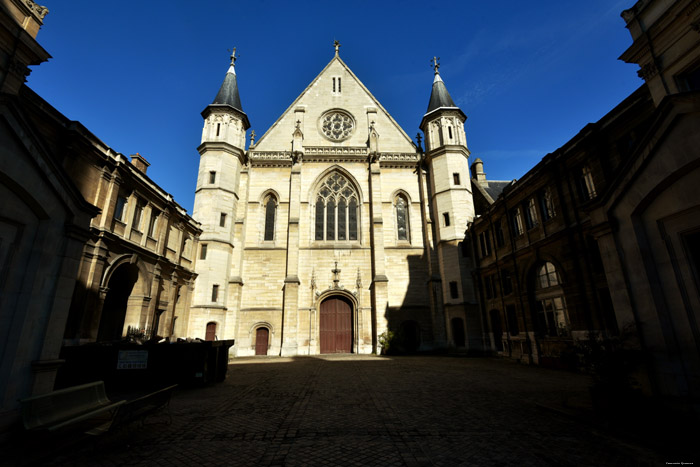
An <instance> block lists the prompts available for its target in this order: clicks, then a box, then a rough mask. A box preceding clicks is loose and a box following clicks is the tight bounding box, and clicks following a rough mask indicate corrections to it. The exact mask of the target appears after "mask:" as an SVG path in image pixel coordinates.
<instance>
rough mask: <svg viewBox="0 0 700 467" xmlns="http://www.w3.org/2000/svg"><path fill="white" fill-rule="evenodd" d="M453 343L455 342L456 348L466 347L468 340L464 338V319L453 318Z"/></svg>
mask: <svg viewBox="0 0 700 467" xmlns="http://www.w3.org/2000/svg"><path fill="white" fill-rule="evenodd" d="M451 324H452V342H454V344H455V347H464V346H466V340H465V336H464V321H463V320H462V318H452V321H451Z"/></svg>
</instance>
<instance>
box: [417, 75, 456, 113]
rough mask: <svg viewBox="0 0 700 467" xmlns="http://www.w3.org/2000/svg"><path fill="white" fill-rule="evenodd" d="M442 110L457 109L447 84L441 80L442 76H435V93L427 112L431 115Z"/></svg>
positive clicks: (432, 94) (432, 95)
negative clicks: (434, 111)
mask: <svg viewBox="0 0 700 467" xmlns="http://www.w3.org/2000/svg"><path fill="white" fill-rule="evenodd" d="M440 108H453V109H454V108H457V106H456V105H455V103H454V101H453V100H452V97H451V96H450V93H449V92H447V87H446V86H445V82H444V81H443V80H442V78H440V74H439V73H436V74H435V80H433V91H432V92H431V93H430V102H429V103H428V110H427V111H426V112H425V113H426V114H429V113H430V112H432V111H433V110H437V109H440Z"/></svg>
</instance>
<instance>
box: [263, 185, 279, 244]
mask: <svg viewBox="0 0 700 467" xmlns="http://www.w3.org/2000/svg"><path fill="white" fill-rule="evenodd" d="M264 205H265V237H264V239H265V241H266V242H269V241H272V240H274V239H275V217H276V213H277V200H276V199H275V197H274V196H273V195H268V196H267V198H265V203H264Z"/></svg>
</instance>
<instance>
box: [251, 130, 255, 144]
mask: <svg viewBox="0 0 700 467" xmlns="http://www.w3.org/2000/svg"><path fill="white" fill-rule="evenodd" d="M250 144H251V146H253V145H255V130H251V131H250Z"/></svg>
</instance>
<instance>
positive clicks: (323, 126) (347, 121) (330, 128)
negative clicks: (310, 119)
mask: <svg viewBox="0 0 700 467" xmlns="http://www.w3.org/2000/svg"><path fill="white" fill-rule="evenodd" d="M319 126H320V130H321V133H322V134H323V136H325V137H326V138H328V139H330V140H331V141H344V140H346V139H348V138H349V137H350V135H352V132H353V131H354V130H355V119H353V118H352V115H350V114H349V113H347V112H344V111H342V110H329V111H328V112H326V113H325V114H323V115H321V120H320V122H319Z"/></svg>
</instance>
